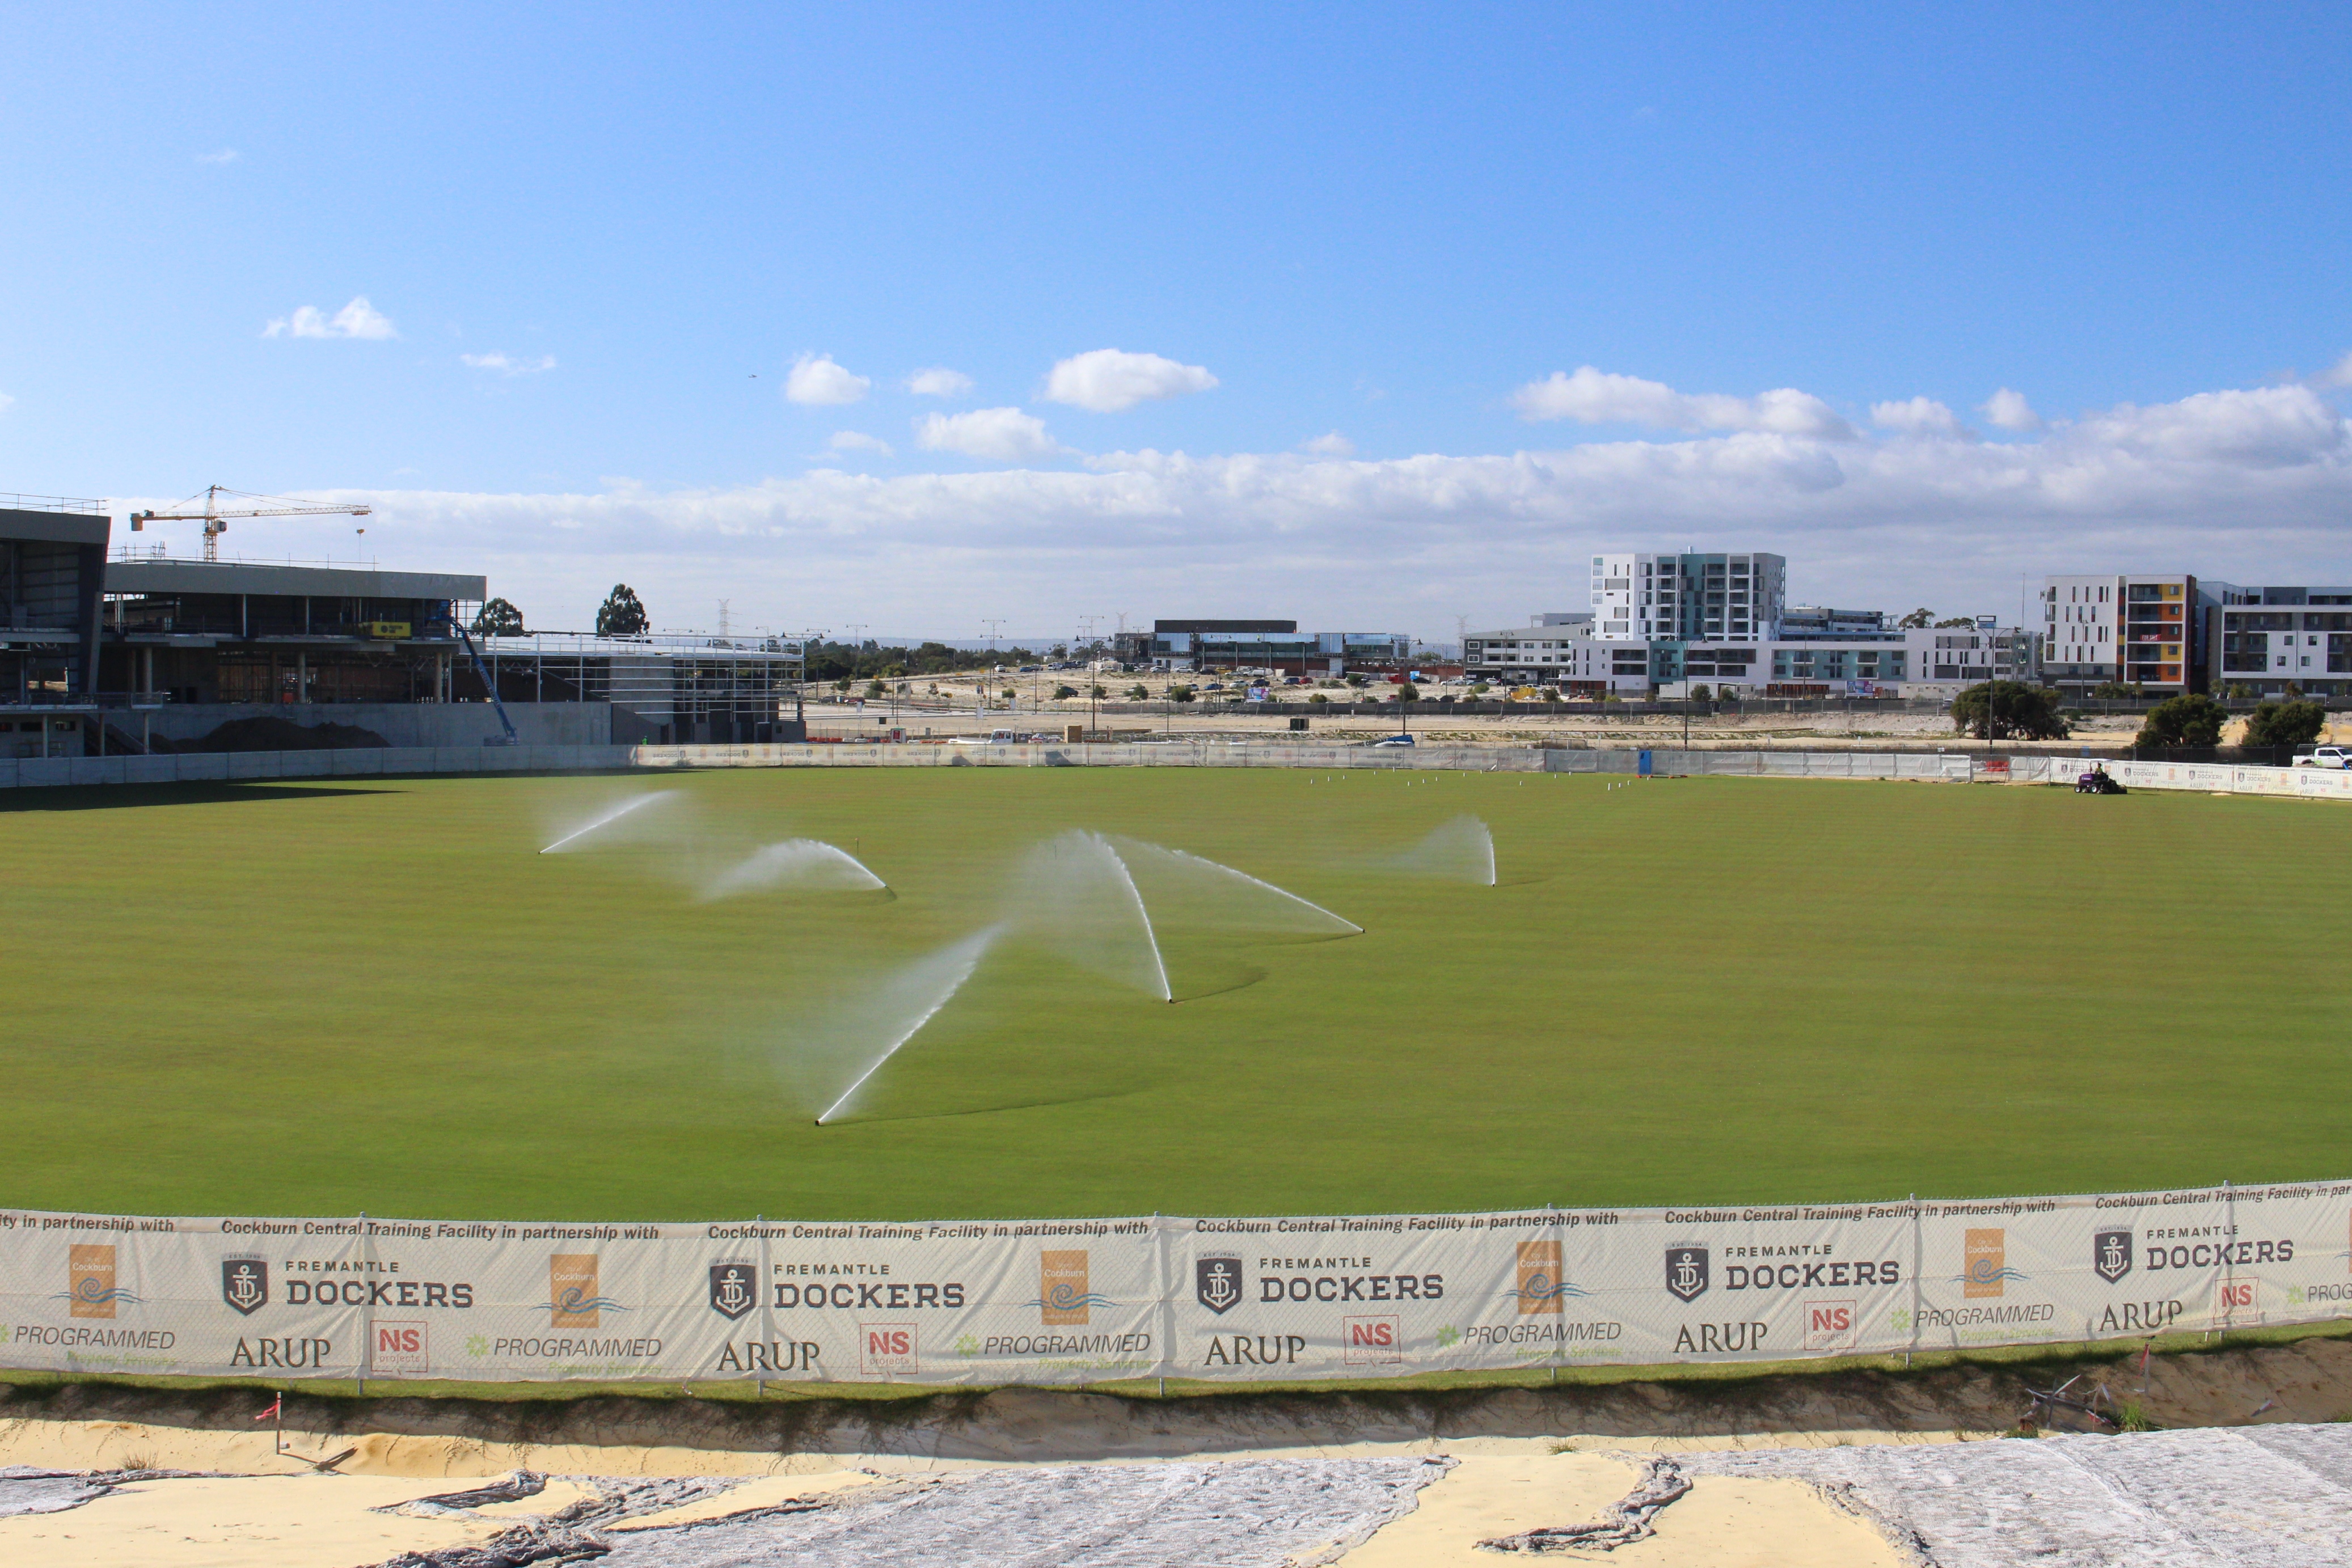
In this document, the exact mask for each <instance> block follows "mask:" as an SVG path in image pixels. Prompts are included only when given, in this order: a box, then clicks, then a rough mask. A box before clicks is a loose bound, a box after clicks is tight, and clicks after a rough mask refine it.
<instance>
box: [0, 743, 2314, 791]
mask: <svg viewBox="0 0 2352 1568" xmlns="http://www.w3.org/2000/svg"><path fill="white" fill-rule="evenodd" d="M2094 766H2097V767H2103V768H2105V770H2106V772H2107V774H2108V776H2109V777H2111V778H2113V779H2115V780H2116V782H2117V783H2119V784H2122V785H2123V786H2124V787H2125V788H2126V789H2191V790H2202V791H2204V792H2206V793H2209V794H2238V795H2273V796H2296V797H2302V798H2305V799H2316V800H2352V772H2344V771H2338V770H2335V769H2329V768H2259V767H2249V766H2244V765H2241V764H2234V763H2224V762H2135V761H2128V760H2108V761H2104V762H2099V763H2094V762H2092V761H2091V760H2090V759H2087V758H2075V757H2050V756H2001V755H1999V754H1997V753H1996V754H1992V755H1987V754H1984V753H1981V752H1971V753H1958V752H1945V753H1941V754H1937V753H1927V752H1906V751H1669V750H1660V749H1655V748H1653V749H1649V750H1631V749H1629V750H1602V749H1598V748H1592V749H1588V748H1583V747H1577V748H1568V747H1500V746H1490V747H1480V746H1450V747H1449V746H1410V747H1405V746H1400V747H1379V746H1312V745H1298V744H1284V743H1280V742H1264V741H1261V742H1238V741H1229V740H1212V739H1183V738H1179V739H1177V740H1175V741H1173V742H1164V743H1163V742H1133V743H1121V744H1115V745H1114V744H1102V743H1097V744H1075V743H1073V744H1061V743H1055V742H1030V743H1023V744H1013V745H970V746H960V745H921V744H896V745H894V744H888V743H864V744H843V745H774V746H634V747H632V746H507V747H493V746H479V747H467V746H442V747H352V748H349V749H344V750H332V751H227V752H218V751H215V752H180V753H173V754H170V755H165V756H158V757H72V758H67V757H50V758H0V789H18V788H31V787H35V786H44V785H107V784H173V783H197V782H228V781H236V780H248V779H341V778H364V777H369V776H374V775H391V774H400V775H408V774H435V773H562V772H598V771H623V770H629V769H690V768H1306V769H1318V768H1319V769H1323V770H1326V771H1339V770H1342V769H1380V770H1389V771H1402V770H1407V769H1440V770H1453V771H1465V772H1477V773H1544V772H1549V773H1606V774H1612V775H1620V774H1622V775H1630V776H1636V777H1649V778H1685V777H1693V776H1722V777H1729V778H1768V779H1916V780H1921V781H1936V782H1944V783H1959V784H1965V783H1972V782H1973V783H2005V784H2058V785H2071V784H2072V783H2074V780H2075V779H2077V778H2078V777H2079V776H2080V775H2081V774H2082V773H2084V771H2086V770H2087V769H2089V768H2092V767H2094Z"/></svg>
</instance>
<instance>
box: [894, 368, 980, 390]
mask: <svg viewBox="0 0 2352 1568" xmlns="http://www.w3.org/2000/svg"><path fill="white" fill-rule="evenodd" d="M907 390H908V392H913V393H914V394H915V395H916V396H917V397H961V396H963V394H964V393H966V392H970V391H971V377H970V376H968V375H965V374H964V373H963V372H962V371H951V370H950V369H948V368H947V367H946V366H945V365H933V366H931V367H930V368H929V369H928V370H921V371H916V372H915V373H914V374H913V375H911V376H908V378H907Z"/></svg>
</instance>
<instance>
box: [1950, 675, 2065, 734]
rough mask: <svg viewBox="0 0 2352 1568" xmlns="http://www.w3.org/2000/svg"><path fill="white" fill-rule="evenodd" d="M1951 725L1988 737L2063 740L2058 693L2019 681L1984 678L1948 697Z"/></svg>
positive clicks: (1956, 728) (1957, 728)
mask: <svg viewBox="0 0 2352 1568" xmlns="http://www.w3.org/2000/svg"><path fill="white" fill-rule="evenodd" d="M1952 727H1953V728H1954V729H1955V730H1958V731H1959V732H1960V733H1961V734H1963V735H1981V736H1984V737H1986V738H1987V739H1990V740H2006V739H2009V738H2011V737H2016V738H2019V739H2023V740H2063V739H2065V738H2066V721H2065V720H2064V719H2063V718H2061V717H2059V716H2058V694H2057V693H2056V692H2054V691H2051V690H2049V689H2047V688H2045V687H2042V686H2029V685H2025V684H2024V683H2023V682H2021V681H1986V682H1984V683H1983V684H1981V685H1973V686H1970V687H1969V688H1968V690H1966V691H1964V692H1962V693H1961V694H1960V695H1958V696H1956V697H1954V698H1953V699H1952Z"/></svg>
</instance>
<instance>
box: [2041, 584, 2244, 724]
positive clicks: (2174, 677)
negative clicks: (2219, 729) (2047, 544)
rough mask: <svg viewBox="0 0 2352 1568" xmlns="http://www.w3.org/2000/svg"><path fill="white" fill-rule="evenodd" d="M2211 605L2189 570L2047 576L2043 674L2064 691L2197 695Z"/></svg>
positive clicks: (2043, 610) (2043, 629)
mask: <svg viewBox="0 0 2352 1568" xmlns="http://www.w3.org/2000/svg"><path fill="white" fill-rule="evenodd" d="M2211 586H2216V587H2226V586H2227V585H2225V584H2217V585H2211ZM2210 604H2211V599H2210V595H2209V594H2207V593H2205V592H2203V591H2200V588H2199V587H2198V583H2197V579H2196V578H2195V577H2194V576H2191V575H2190V574H2189V573H2186V572H2157V573H2132V572H2126V573H2121V574H2118V573H2115V572H2103V573H2098V574H2095V575H2091V576H2079V577H2051V578H2044V579H2043V580H2042V674H2043V676H2044V677H2045V678H2046V679H2048V680H2049V681H2050V682H2051V683H2052V684H2053V685H2057V686H2059V687H2061V688H2062V689H2063V688H2067V687H2072V688H2074V689H2076V690H2078V691H2079V690H2084V689H2087V688H2089V687H2093V686H2097V685H2104V684H2105V683H2106V682H2109V681H2120V682H2123V683H2124V684H2126V685H2141V686H2145V687H2146V688H2147V690H2148V691H2149V692H2150V693H2151V694H2154V695H2167V696H2171V695H2179V693H2182V692H2185V691H2189V690H2190V689H2191V688H2192V686H2195V685H2201V680H2200V665H2201V664H2203V662H2204V657H2203V655H2204V647H2205V632H2206V627H2205V622H2206V619H2207V617H2206V614H2205V612H2206V611H2207V610H2208V609H2209V608H2210Z"/></svg>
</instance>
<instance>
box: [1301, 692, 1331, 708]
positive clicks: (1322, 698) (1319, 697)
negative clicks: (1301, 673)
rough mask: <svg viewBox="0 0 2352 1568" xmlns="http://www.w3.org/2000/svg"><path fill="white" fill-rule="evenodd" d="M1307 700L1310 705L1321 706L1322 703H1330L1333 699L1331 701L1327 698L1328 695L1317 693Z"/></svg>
mask: <svg viewBox="0 0 2352 1568" xmlns="http://www.w3.org/2000/svg"><path fill="white" fill-rule="evenodd" d="M1330 700H1331V699H1330V698H1329V697H1328V696H1326V695H1324V694H1323V693H1321V692H1315V693H1312V694H1311V695H1308V697H1307V701H1308V702H1310V703H1316V704H1318V705H1319V704H1322V703H1328V702H1329V701H1330Z"/></svg>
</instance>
